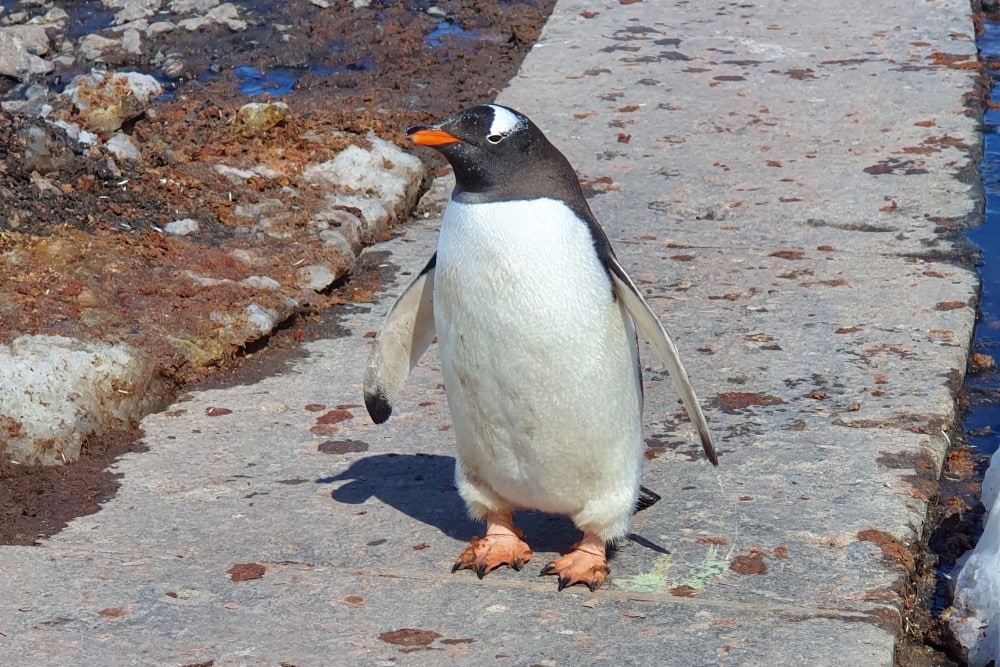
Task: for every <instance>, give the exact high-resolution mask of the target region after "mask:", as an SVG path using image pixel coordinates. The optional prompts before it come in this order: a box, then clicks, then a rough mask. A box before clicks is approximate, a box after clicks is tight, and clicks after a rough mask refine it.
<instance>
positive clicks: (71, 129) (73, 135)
mask: <svg viewBox="0 0 1000 667" xmlns="http://www.w3.org/2000/svg"><path fill="white" fill-rule="evenodd" d="M52 124H53V125H55V126H56V127H58V128H60V129H62V130H63V131H64V132H65V133H66V136H67V137H69V138H70V139H72V140H73V141H77V142H79V143H81V144H83V145H85V146H93V145H95V144H97V142H98V138H97V135H96V134H94V133H93V132H87V131H86V130H81V129H80V126H79V125H76V124H74V123H69V122H66V121H64V120H55V121H52Z"/></svg>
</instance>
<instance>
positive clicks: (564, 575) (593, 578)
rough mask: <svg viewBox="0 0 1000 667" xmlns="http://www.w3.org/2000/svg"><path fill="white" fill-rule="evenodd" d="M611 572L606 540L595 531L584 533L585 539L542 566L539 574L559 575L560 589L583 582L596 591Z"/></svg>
mask: <svg viewBox="0 0 1000 667" xmlns="http://www.w3.org/2000/svg"><path fill="white" fill-rule="evenodd" d="M610 573H611V568H609V567H608V560H607V557H606V556H605V552H604V540H602V539H601V538H599V537H597V536H596V535H594V534H593V533H584V535H583V539H582V540H580V541H579V542H577V543H576V544H574V545H573V547H572V550H571V551H570V552H569V553H568V554H566V555H565V556H562V557H561V558H557V559H555V560H554V561H552V562H551V563H549V564H548V565H546V566H545V567H543V568H542V571H541V574H540V575H539V576H544V575H548V574H555V575H557V576H558V577H559V590H562V589H564V588H566V587H567V586H575V585H576V584H583V585H584V586H586V587H587V588H589V589H590V590H591V592H593V591H596V590H597V589H598V588H600V587H601V585H602V584H603V583H604V580H605V579H606V578H607V576H608V575H609V574H610Z"/></svg>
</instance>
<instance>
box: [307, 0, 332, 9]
mask: <svg viewBox="0 0 1000 667" xmlns="http://www.w3.org/2000/svg"><path fill="white" fill-rule="evenodd" d="M309 2H310V3H312V4H314V5H316V6H317V7H319V8H320V9H329V8H330V3H329V2H327V0H309Z"/></svg>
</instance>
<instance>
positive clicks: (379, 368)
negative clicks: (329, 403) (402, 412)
mask: <svg viewBox="0 0 1000 667" xmlns="http://www.w3.org/2000/svg"><path fill="white" fill-rule="evenodd" d="M436 262H437V253H435V254H434V255H433V256H432V257H431V259H430V261H429V262H427V266H425V267H424V270H423V271H421V272H420V275H418V276H417V277H416V278H415V279H414V281H413V282H412V283H410V286H409V287H407V288H406V291H405V292H403V294H402V295H401V296H400V297H399V299H398V300H397V301H396V303H395V304H394V305H393V307H392V309H391V310H390V311H389V314H388V315H387V316H386V318H385V323H384V324H383V325H382V331H380V332H379V335H378V338H376V339H375V347H374V348H372V351H371V353H370V354H369V355H368V367H367V368H366V369H365V385H364V394H365V406H366V407H367V408H368V414H369V415H371V418H372V421H374V422H375V423H376V424H381V423H382V422H384V421H385V420H387V419H388V418H389V415H390V414H392V406H393V404H394V403H395V401H396V395H397V394H398V393H399V390H400V388H402V386H403V383H404V382H405V381H406V378H407V376H408V375H409V374H410V370H411V369H412V368H413V367H414V366H415V365H416V364H417V361H418V360H419V359H420V356H421V355H422V354H423V353H424V351H426V350H427V347H428V346H429V345H430V344H431V341H432V340H433V339H434V265H435V264H436Z"/></svg>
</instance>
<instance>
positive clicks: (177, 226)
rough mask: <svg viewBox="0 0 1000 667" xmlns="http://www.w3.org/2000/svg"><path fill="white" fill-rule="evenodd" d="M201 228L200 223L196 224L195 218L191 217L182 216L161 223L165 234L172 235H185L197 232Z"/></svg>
mask: <svg viewBox="0 0 1000 667" xmlns="http://www.w3.org/2000/svg"><path fill="white" fill-rule="evenodd" d="M200 230H201V225H199V224H198V221H197V220H194V219H192V218H184V219H183V220H174V221H173V222H168V223H167V224H165V225H163V231H164V232H166V233H167V234H173V235H174V236H187V235H188V234H197V233H198V232H199V231H200Z"/></svg>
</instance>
